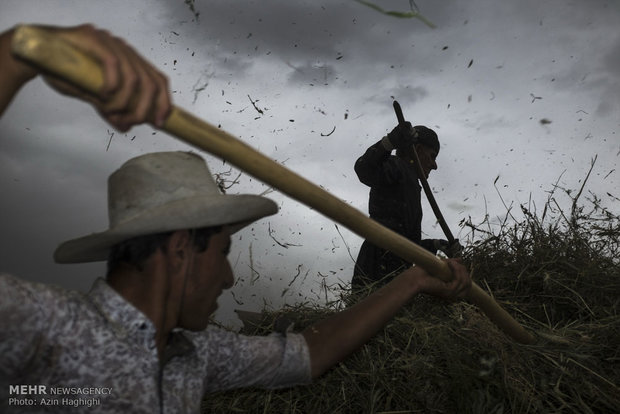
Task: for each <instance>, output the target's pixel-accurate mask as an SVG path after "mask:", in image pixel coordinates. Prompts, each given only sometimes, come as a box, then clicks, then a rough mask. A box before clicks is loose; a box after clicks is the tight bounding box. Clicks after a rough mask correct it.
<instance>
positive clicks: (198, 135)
mask: <svg viewBox="0 0 620 414" xmlns="http://www.w3.org/2000/svg"><path fill="white" fill-rule="evenodd" d="M12 51H13V53H14V54H15V55H17V56H19V57H21V58H22V59H25V60H27V61H30V62H32V63H33V64H35V65H37V66H39V67H41V68H43V69H44V70H47V71H49V72H51V73H54V74H56V75H58V76H61V77H63V78H65V79H67V80H68V81H70V82H72V83H75V84H76V85H78V86H80V87H81V88H83V89H85V90H87V91H91V92H93V93H97V92H98V91H99V90H100V89H101V88H102V86H103V73H102V69H101V68H100V67H99V65H98V63H97V62H96V61H94V60H93V59H91V58H90V57H89V56H87V55H85V54H84V53H82V52H81V51H79V50H76V49H75V48H74V47H72V46H71V45H69V44H67V43H66V42H64V41H62V40H61V39H59V38H58V37H56V36H53V34H51V33H49V32H47V31H45V30H44V29H41V28H38V27H33V26H21V27H19V28H18V29H17V30H16V31H15V34H14V38H13V43H12ZM162 129H163V130H164V131H165V132H167V133H169V134H171V135H173V136H175V137H177V138H179V139H180V140H181V141H184V142H186V143H188V144H190V145H193V146H195V147H197V148H200V149H202V150H204V151H207V152H209V153H211V154H213V155H216V156H218V157H220V158H222V159H224V160H226V162H228V163H230V164H232V165H234V166H236V167H237V168H239V169H240V170H242V171H245V172H246V173H248V174H250V175H252V176H254V177H256V178H257V179H259V180H261V181H263V182H264V183H266V184H269V185H271V186H273V187H274V188H277V189H278V190H280V191H281V192H283V193H285V194H287V195H289V196H290V197H292V198H294V199H295V200H298V201H300V202H301V203H303V204H306V205H307V206H309V207H311V208H313V209H315V210H317V211H319V212H321V213H322V214H324V215H325V216H326V217H328V218H330V219H332V220H334V221H336V222H337V223H340V224H342V225H344V226H345V227H347V228H349V229H350V230H351V231H353V232H354V233H356V234H358V235H359V236H361V237H363V238H365V239H367V240H369V241H370V242H372V243H374V244H376V245H377V246H381V247H383V248H385V249H388V250H391V251H392V252H394V253H395V254H397V255H398V256H400V257H402V258H403V259H405V260H408V261H410V262H412V263H415V264H416V265H418V266H421V267H423V268H424V269H426V270H427V271H428V272H429V273H431V274H432V275H433V276H436V277H438V278H440V279H442V280H444V281H449V280H451V279H452V274H451V272H450V269H449V267H448V265H447V264H446V263H445V262H444V261H442V260H440V259H439V258H437V257H436V256H434V255H433V254H431V253H430V252H428V251H427V250H425V249H423V248H422V247H420V246H418V245H417V244H415V243H413V242H411V241H410V240H408V239H407V238H405V237H403V236H401V235H399V234H397V233H395V232H393V231H391V230H389V229H387V228H385V227H383V226H382V225H380V224H379V223H377V222H376V221H374V220H372V219H370V218H369V217H367V216H366V215H365V214H363V213H361V212H360V211H359V210H356V209H355V208H353V207H351V206H350V205H348V204H347V203H345V202H344V201H342V200H340V199H338V198H336V197H334V196H333V195H331V194H329V193H328V192H327V191H325V190H323V189H322V188H320V187H319V186H317V185H315V184H313V183H311V182H309V181H308V180H306V179H305V178H303V177H301V176H299V175H297V174H296V173H294V172H293V171H290V170H289V169H287V168H285V167H284V166H282V165H281V164H278V163H277V162H275V161H273V160H271V159H270V158H267V157H266V156H264V155H263V154H261V153H260V152H258V151H256V150H255V149H253V148H252V147H250V146H248V145H246V144H245V143H243V142H242V141H240V140H239V139H237V138H236V137H234V136H232V135H230V134H228V133H227V132H225V131H223V130H221V129H219V128H217V127H215V126H213V125H211V124H209V123H207V122H205V121H203V120H201V119H199V118H197V117H195V116H194V115H192V114H190V113H188V112H186V111H184V110H183V109H181V108H178V107H174V108H173V110H172V113H171V114H170V116H169V117H168V119H167V120H166V122H165V125H164V127H163V128H162ZM468 299H469V300H470V301H471V302H472V303H474V304H475V305H477V306H478V307H479V308H480V309H481V310H482V311H483V312H484V313H485V314H486V315H487V316H488V317H489V319H490V320H491V321H493V322H494V323H495V324H496V325H497V326H498V327H499V328H501V329H502V330H503V331H504V332H505V333H506V334H508V335H509V336H510V337H512V338H513V339H514V340H516V341H518V342H520V343H524V344H531V343H533V342H534V336H533V335H532V334H531V333H529V332H528V331H527V330H526V329H525V328H523V327H522V326H521V325H520V324H519V323H518V322H517V321H515V320H514V319H513V318H512V317H511V316H510V314H508V312H506V311H505V310H504V309H503V308H502V307H501V306H499V305H498V304H497V302H495V301H494V300H493V299H492V298H491V297H490V296H489V295H488V294H487V293H486V292H484V291H483V290H482V289H481V288H480V287H479V286H478V285H476V284H475V283H474V284H473V285H472V288H471V289H470V292H469V297H468Z"/></svg>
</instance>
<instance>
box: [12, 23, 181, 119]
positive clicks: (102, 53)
mask: <svg viewBox="0 0 620 414" xmlns="http://www.w3.org/2000/svg"><path fill="white" fill-rule="evenodd" d="M45 28H46V29H48V30H50V31H53V32H54V34H55V35H57V36H59V37H61V38H63V39H64V40H66V41H67V42H70V43H71V44H73V45H75V47H77V48H78V49H80V50H82V51H83V52H86V53H87V54H89V55H91V56H92V57H94V58H95V59H96V60H98V61H99V62H101V65H102V67H103V70H104V88H103V90H102V92H101V93H100V94H99V95H98V96H94V95H91V94H88V93H85V92H84V91H81V90H80V89H78V88H76V87H74V86H73V85H70V84H68V83H66V82H63V81H61V80H59V79H55V78H53V77H51V76H47V75H45V74H44V73H42V72H41V71H40V70H39V69H38V68H35V67H33V66H30V65H29V64H27V63H26V62H23V61H21V60H19V59H17V58H16V57H15V56H13V55H12V54H11V41H12V38H13V34H14V30H13V29H11V30H8V31H6V32H4V33H2V34H1V35H0V115H2V113H4V110H5V109H6V108H7V107H8V105H9V104H10V102H11V100H12V99H13V97H14V96H15V94H16V93H17V92H18V91H19V90H20V89H21V87H22V86H23V85H24V84H26V83H27V82H28V81H30V80H31V79H33V78H34V77H36V76H37V75H39V74H42V75H43V76H45V80H46V81H47V83H48V84H49V85H50V86H52V87H53V88H54V89H56V90H57V91H58V92H60V93H62V94H65V95H69V96H73V97H75V98H77V99H81V100H84V101H86V102H89V103H90V104H92V105H93V106H94V107H95V109H96V110H97V112H99V114H100V115H101V116H102V117H103V118H104V119H105V120H106V121H107V122H108V123H110V125H112V126H113V127H114V128H116V129H118V130H119V131H127V130H128V129H130V128H131V127H132V126H133V125H137V124H141V123H146V122H148V123H151V124H153V125H155V126H161V125H163V123H164V121H165V119H166V117H167V116H168V114H169V113H170V111H171V109H172V103H171V99H170V92H169V90H168V81H167V78H166V76H165V75H163V74H162V73H161V72H159V71H158V70H157V69H156V68H155V67H154V66H153V65H151V64H150V63H149V62H147V61H146V60H145V59H144V58H142V57H141V56H140V55H139V54H138V53H136V51H134V50H133V49H132V48H131V47H130V46H129V45H127V44H126V43H125V42H124V41H123V40H122V39H120V38H118V37H114V36H112V35H111V34H110V33H108V32H107V31H105V30H100V29H97V28H95V27H94V26H92V25H90V24H85V25H81V26H76V27H69V28H60V27H49V26H46V27H45Z"/></svg>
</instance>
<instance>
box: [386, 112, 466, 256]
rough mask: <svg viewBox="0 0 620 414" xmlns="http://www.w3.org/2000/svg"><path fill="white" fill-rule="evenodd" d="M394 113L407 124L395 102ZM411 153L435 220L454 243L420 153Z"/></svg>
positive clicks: (400, 120) (401, 122) (400, 121)
mask: <svg viewBox="0 0 620 414" xmlns="http://www.w3.org/2000/svg"><path fill="white" fill-rule="evenodd" d="M393 106H394V112H396V118H397V119H398V123H399V124H404V123H405V116H404V115H403V110H402V109H401V107H400V104H399V103H398V101H394V103H393ZM411 150H412V151H411V153H412V154H413V166H414V168H415V171H416V173H417V175H418V179H419V180H420V183H422V188H423V189H424V193H425V194H426V198H427V199H428V202H429V204H430V205H431V208H432V209H433V213H435V218H436V219H437V222H438V223H439V226H440V227H441V229H442V230H443V233H444V234H445V235H446V238H447V239H448V243H450V244H452V243H454V240H455V239H454V236H453V235H452V232H451V231H450V227H448V223H446V219H444V218H443V214H441V210H439V205H437V201H435V196H434V195H433V191H432V190H431V187H430V186H429V185H428V181H427V180H426V177H425V176H424V171H423V170H422V165H421V164H420V157H418V151H417V150H416V149H415V146H414V147H412V148H411Z"/></svg>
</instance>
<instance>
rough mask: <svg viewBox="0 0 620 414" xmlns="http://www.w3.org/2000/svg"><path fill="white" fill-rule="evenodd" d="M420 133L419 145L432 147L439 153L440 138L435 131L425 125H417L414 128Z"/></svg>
mask: <svg viewBox="0 0 620 414" xmlns="http://www.w3.org/2000/svg"><path fill="white" fill-rule="evenodd" d="M413 128H414V129H415V131H416V132H417V133H418V138H417V143H418V144H423V145H426V146H427V147H431V148H433V149H434V150H436V151H437V153H439V138H438V137H437V134H436V133H435V131H433V130H432V129H430V128H427V127H425V126H424V125H416V126H414V127H413Z"/></svg>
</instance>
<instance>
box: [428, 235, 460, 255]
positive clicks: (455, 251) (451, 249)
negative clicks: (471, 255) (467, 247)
mask: <svg viewBox="0 0 620 414" xmlns="http://www.w3.org/2000/svg"><path fill="white" fill-rule="evenodd" d="M433 247H434V248H435V250H441V251H442V252H444V253H445V255H446V256H448V257H459V256H460V255H461V252H462V251H463V246H461V243H459V241H458V239H455V240H454V241H453V242H452V244H450V243H448V241H447V240H443V239H433Z"/></svg>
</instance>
